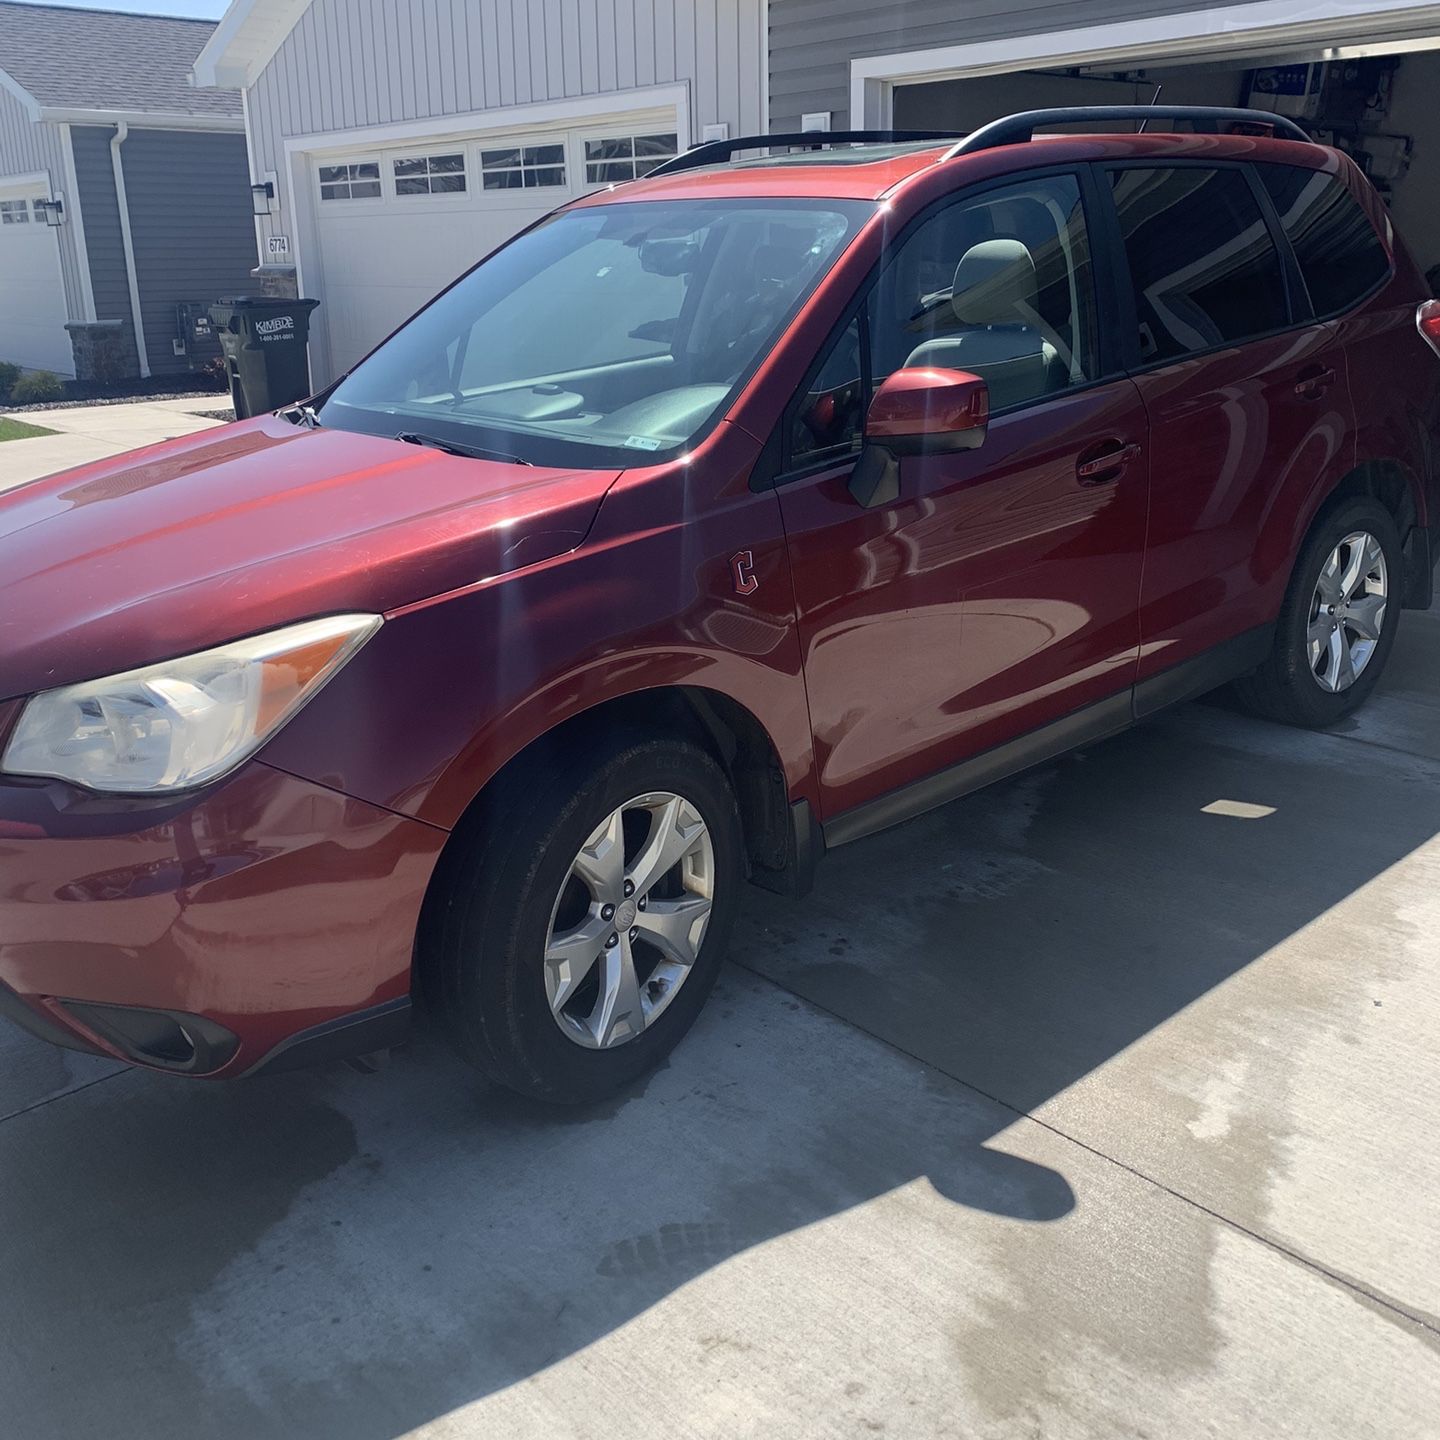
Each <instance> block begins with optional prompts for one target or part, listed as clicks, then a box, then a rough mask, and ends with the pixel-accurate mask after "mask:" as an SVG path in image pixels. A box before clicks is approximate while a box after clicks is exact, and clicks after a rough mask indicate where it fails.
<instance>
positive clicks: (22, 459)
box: [0, 395, 230, 492]
mask: <svg viewBox="0 0 1440 1440" xmlns="http://www.w3.org/2000/svg"><path fill="white" fill-rule="evenodd" d="M229 403H230V401H229V398H228V397H227V396H224V395H187V396H186V397H185V398H184V399H183V400H136V401H133V402H130V403H127V404H123V405H77V406H75V407H73V408H72V409H68V410H36V411H26V412H25V413H24V414H22V415H19V416H17V417H16V418H17V419H21V420H26V421H29V422H30V423H31V424H33V425H39V426H41V427H43V428H44V429H46V430H53V431H55V434H53V435H36V436H33V437H31V438H30V439H28V440H7V441H6V442H5V443H4V444H3V445H0V492H3V491H5V490H9V489H11V488H13V487H14V486H16V485H23V484H25V482H26V481H28V480H39V479H41V478H42V477H43V476H46V475H54V474H55V473H56V472H57V471H59V470H69V469H72V468H73V467H74V466H76V465H87V464H89V463H90V461H92V460H106V459H108V458H109V457H110V456H112V455H121V454H123V453H124V452H125V451H127V450H135V449H138V448H139V447H140V446H142V445H154V444H156V443H157V442H158V441H161V440H172V439H174V438H175V437H176V436H177V435H190V434H193V433H194V432H195V431H197V430H208V429H210V428H212V427H213V426H215V425H219V424H223V423H224V422H223V421H219V420H208V419H204V418H202V417H201V416H200V415H197V414H196V413H195V412H196V411H199V410H212V411H213V410H222V409H225V408H226V407H227V406H228V405H229Z"/></svg>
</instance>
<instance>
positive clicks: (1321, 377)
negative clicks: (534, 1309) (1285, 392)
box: [1295, 366, 1337, 400]
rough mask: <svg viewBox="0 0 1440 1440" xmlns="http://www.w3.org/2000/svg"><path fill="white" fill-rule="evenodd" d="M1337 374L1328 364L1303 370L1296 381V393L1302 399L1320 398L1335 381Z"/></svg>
mask: <svg viewBox="0 0 1440 1440" xmlns="http://www.w3.org/2000/svg"><path fill="white" fill-rule="evenodd" d="M1336 378H1337V377H1336V374H1335V372H1334V371H1333V370H1331V369H1330V368H1329V367H1328V366H1325V367H1317V368H1316V369H1314V370H1306V371H1304V372H1302V374H1301V376H1300V378H1299V379H1298V380H1297V381H1296V382H1295V393H1296V394H1297V395H1298V396H1299V397H1300V398H1301V399H1302V400H1318V399H1320V397H1321V396H1322V395H1324V393H1325V392H1326V391H1327V390H1328V389H1329V388H1330V387H1331V386H1332V385H1333V384H1334V383H1335V381H1336Z"/></svg>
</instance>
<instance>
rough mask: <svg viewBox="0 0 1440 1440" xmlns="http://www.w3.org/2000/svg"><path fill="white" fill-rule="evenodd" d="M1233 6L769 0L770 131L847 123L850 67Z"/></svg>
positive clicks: (1198, 0)
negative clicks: (810, 122) (863, 60)
mask: <svg viewBox="0 0 1440 1440" xmlns="http://www.w3.org/2000/svg"><path fill="white" fill-rule="evenodd" d="M1231 3H1233V0H1213V4H1209V5H1207V4H1206V3H1205V0H1083V3H1082V0H1067V3H1059V4H1057V3H1055V0H889V3H886V0H770V120H771V128H772V129H773V130H789V129H794V128H796V127H797V126H798V125H799V122H800V117H801V115H803V114H805V113H807V112H811V111H816V110H828V111H829V112H830V113H831V116H832V121H831V123H832V128H834V129H836V130H842V129H844V128H845V127H846V126H847V125H848V124H849V123H850V61H851V59H853V58H855V57H858V56H862V55H893V54H895V53H896V52H898V51H902V50H922V49H929V48H931V47H938V46H941V45H963V44H970V43H975V42H979V41H984V40H997V39H1000V38H1002V37H1004V36H1010V35H1027V34H1040V33H1043V32H1045V31H1047V30H1068V29H1078V28H1080V27H1083V26H1090V25H1105V24H1110V23H1112V22H1115V21H1123V20H1134V19H1137V18H1140V17H1149V16H1156V15H1172V14H1179V13H1182V12H1184V11H1187V10H1204V9H1211V8H1214V7H1215V6H1216V5H1219V4H1231Z"/></svg>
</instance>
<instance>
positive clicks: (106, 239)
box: [70, 125, 139, 367]
mask: <svg viewBox="0 0 1440 1440" xmlns="http://www.w3.org/2000/svg"><path fill="white" fill-rule="evenodd" d="M114 133H115V131H114V130H113V129H112V128H111V127H110V126H108V125H107V126H99V125H83V126H76V127H75V129H73V130H72V131H71V132H70V140H71V144H72V146H73V147H74V151H75V181H76V183H77V184H78V185H79V187H80V204H81V206H82V207H83V209H84V213H85V249H86V252H87V254H88V255H89V258H90V285H91V289H92V290H93V292H94V295H95V318H96V319H97V320H123V321H124V322H125V326H126V332H125V333H126V335H127V336H129V337H130V363H131V364H132V365H134V366H137V367H138V363H139V362H138V360H137V359H136V355H135V342H134V335H133V331H132V328H131V326H130V286H129V282H128V280H127V279H126V275H125V243H124V241H123V240H122V239H121V236H120V211H119V208H118V207H117V206H116V204H115V172H114V169H113V167H112V166H111V162H110V137H111V136H112V135H114ZM127 148H128V147H127Z"/></svg>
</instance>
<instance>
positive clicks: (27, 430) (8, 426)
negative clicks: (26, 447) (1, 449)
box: [0, 415, 55, 440]
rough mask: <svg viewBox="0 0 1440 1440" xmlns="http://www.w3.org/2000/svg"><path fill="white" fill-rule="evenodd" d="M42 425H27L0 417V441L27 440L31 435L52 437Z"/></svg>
mask: <svg viewBox="0 0 1440 1440" xmlns="http://www.w3.org/2000/svg"><path fill="white" fill-rule="evenodd" d="M54 433H55V432H54V431H53V430H47V429H45V427H44V426H43V425H27V424H26V423H25V422H24V421H23V420H12V419H10V417H9V416H8V415H0V440H28V439H29V438H30V437H31V436H32V435H53V434H54Z"/></svg>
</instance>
